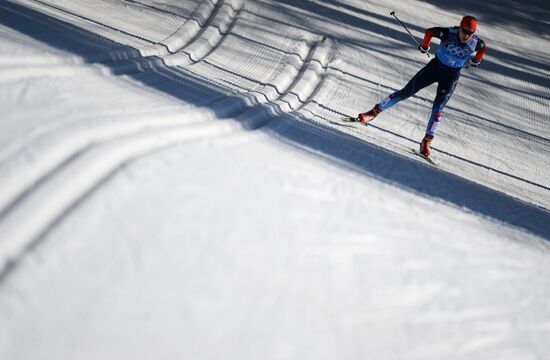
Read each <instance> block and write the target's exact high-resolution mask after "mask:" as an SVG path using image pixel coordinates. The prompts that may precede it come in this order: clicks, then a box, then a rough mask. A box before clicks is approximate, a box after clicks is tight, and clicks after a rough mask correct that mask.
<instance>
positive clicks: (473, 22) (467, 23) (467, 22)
mask: <svg viewBox="0 0 550 360" xmlns="http://www.w3.org/2000/svg"><path fill="white" fill-rule="evenodd" d="M460 26H461V27H463V28H465V29H471V30H472V31H476V29H477V19H476V18H475V17H473V16H470V15H468V16H464V17H463V18H462V20H461V21H460Z"/></svg>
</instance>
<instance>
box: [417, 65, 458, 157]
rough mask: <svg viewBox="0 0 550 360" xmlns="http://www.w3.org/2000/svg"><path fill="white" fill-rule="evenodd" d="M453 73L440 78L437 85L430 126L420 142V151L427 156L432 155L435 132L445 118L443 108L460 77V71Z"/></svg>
mask: <svg viewBox="0 0 550 360" xmlns="http://www.w3.org/2000/svg"><path fill="white" fill-rule="evenodd" d="M451 75H452V76H447V77H445V78H444V79H443V80H440V81H439V84H438V85H437V94H436V96H435V100H434V103H433V107H432V113H431V115H430V119H429V121H428V127H427V128H426V134H425V135H424V139H422V142H421V144H420V152H421V153H422V154H424V155H426V156H430V154H431V149H430V144H431V143H432V140H433V139H434V136H435V133H436V132H437V129H438V128H439V124H440V122H441V119H442V118H443V108H444V107H445V105H446V104H447V102H448V101H449V99H450V98H451V95H453V92H454V90H455V88H456V84H457V83H458V79H459V77H460V73H458V72H457V73H456V74H451Z"/></svg>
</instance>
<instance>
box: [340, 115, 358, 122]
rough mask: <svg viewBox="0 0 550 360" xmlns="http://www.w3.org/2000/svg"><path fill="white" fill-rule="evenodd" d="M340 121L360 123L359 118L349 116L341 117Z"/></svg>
mask: <svg viewBox="0 0 550 360" xmlns="http://www.w3.org/2000/svg"><path fill="white" fill-rule="evenodd" d="M340 120H341V121H343V122H358V121H357V118H354V117H349V116H345V117H341V118H340Z"/></svg>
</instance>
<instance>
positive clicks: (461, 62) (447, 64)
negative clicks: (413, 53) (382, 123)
mask: <svg viewBox="0 0 550 360" xmlns="http://www.w3.org/2000/svg"><path fill="white" fill-rule="evenodd" d="M476 28H477V19H476V18H475V17H473V16H464V17H463V18H462V20H461V21H460V26H454V27H450V28H442V27H433V28H429V29H427V30H426V33H425V35H424V40H423V41H422V45H420V46H419V47H418V49H419V50H420V51H421V52H422V53H427V52H428V51H429V50H430V42H431V40H432V38H434V37H436V38H438V39H441V45H440V48H439V51H438V52H437V55H436V56H435V58H434V59H432V60H431V61H430V62H429V63H428V64H427V65H426V66H425V67H424V68H422V69H421V70H420V71H419V72H418V73H416V75H415V76H414V77H413V78H412V79H411V80H410V81H409V83H408V84H407V85H406V86H405V87H404V88H403V89H401V90H399V91H397V92H395V93H393V94H391V95H390V96H388V97H387V98H385V99H384V100H382V102H380V103H378V104H376V105H375V106H374V107H373V108H372V109H371V110H370V111H368V112H366V113H361V114H359V115H358V116H357V118H356V119H355V121H360V122H361V123H363V124H366V123H367V122H369V121H371V120H372V119H374V118H375V117H376V116H377V115H378V114H380V113H381V112H382V111H385V110H387V109H389V108H391V107H392V106H394V105H395V104H397V103H398V102H400V101H401V100H405V99H407V98H408V97H410V96H412V95H414V94H416V93H417V92H418V91H419V90H421V89H423V88H425V87H426V86H428V85H431V84H433V83H435V82H437V83H438V85H437V94H436V97H435V100H434V102H433V107H432V113H431V115H430V119H429V121H428V127H427V129H426V134H425V136H424V139H423V140H422V143H421V144H420V153H421V154H422V155H424V156H426V157H429V156H430V154H431V150H430V143H431V141H432V140H433V138H434V135H435V133H436V131H437V128H438V127H439V122H440V121H441V119H442V117H443V108H444V107H445V104H447V102H448V101H449V99H450V98H451V95H452V94H453V91H454V90H455V87H456V84H457V82H458V79H459V78H460V70H461V69H462V67H464V66H465V65H466V64H467V63H468V64H469V65H470V66H478V65H479V63H480V62H481V60H482V59H483V56H484V55H485V52H486V51H487V46H486V45H485V42H484V41H483V40H481V39H480V38H478V37H477V36H476V35H474V32H475V31H476ZM474 53H475V56H474Z"/></svg>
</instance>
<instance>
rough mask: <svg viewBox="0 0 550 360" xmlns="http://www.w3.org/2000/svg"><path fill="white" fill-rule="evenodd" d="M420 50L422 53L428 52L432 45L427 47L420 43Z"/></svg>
mask: <svg viewBox="0 0 550 360" xmlns="http://www.w3.org/2000/svg"><path fill="white" fill-rule="evenodd" d="M418 50H420V52H421V53H422V54H425V53H427V52H428V51H430V47H429V46H428V48H427V49H425V48H424V47H423V46H422V45H418Z"/></svg>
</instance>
